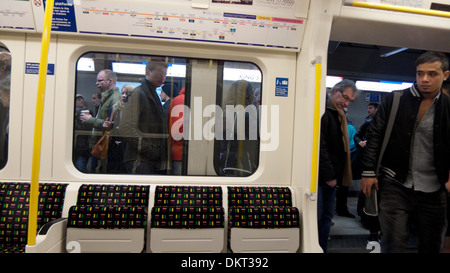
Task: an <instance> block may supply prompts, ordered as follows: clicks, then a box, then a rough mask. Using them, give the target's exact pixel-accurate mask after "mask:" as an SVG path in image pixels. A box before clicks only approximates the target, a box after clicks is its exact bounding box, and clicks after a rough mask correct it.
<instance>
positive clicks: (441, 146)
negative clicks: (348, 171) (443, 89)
mask: <svg viewBox="0 0 450 273" xmlns="http://www.w3.org/2000/svg"><path fill="white" fill-rule="evenodd" d="M395 92H403V95H402V96H401V98H400V104H399V108H398V112H397V115H396V118H395V122H394V126H393V128H392V133H391V136H390V139H389V141H388V144H387V146H386V150H385V152H384V156H383V159H382V161H381V166H382V168H383V172H384V173H385V174H386V175H389V176H390V177H392V178H394V179H395V180H397V181H398V182H400V183H404V182H405V181H406V177H407V174H408V169H409V157H410V150H411V141H412V136H413V133H414V132H413V131H414V124H415V122H416V118H417V114H418V111H419V106H420V102H421V101H422V98H423V96H422V94H421V93H420V92H419V91H418V89H417V87H416V86H415V85H413V86H412V87H411V88H408V89H405V90H401V91H395ZM392 103H393V93H391V94H388V95H387V96H386V97H385V98H384V100H383V102H382V104H381V105H380V107H378V111H377V113H376V115H375V116H374V118H373V120H372V122H371V123H370V125H369V128H368V130H367V146H366V149H365V153H364V156H363V162H362V166H363V172H362V176H363V177H374V176H375V169H376V164H377V159H378V155H379V152H380V148H381V145H382V142H383V138H384V133H385V130H386V125H387V122H388V119H389V115H390V112H391V107H392ZM433 149H434V164H435V167H436V171H437V176H438V178H439V182H440V183H441V184H442V185H444V184H445V182H447V181H448V176H449V169H450V97H448V96H446V95H444V94H442V93H441V94H440V97H439V99H438V100H437V102H436V112H435V117H434V128H433Z"/></svg>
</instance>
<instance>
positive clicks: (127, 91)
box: [120, 84, 134, 102]
mask: <svg viewBox="0 0 450 273" xmlns="http://www.w3.org/2000/svg"><path fill="white" fill-rule="evenodd" d="M133 90H134V86H133V85H131V84H125V85H124V86H122V90H120V91H121V93H120V100H121V101H122V102H125V101H127V98H128V96H129V95H130V94H131V92H132V91H133Z"/></svg>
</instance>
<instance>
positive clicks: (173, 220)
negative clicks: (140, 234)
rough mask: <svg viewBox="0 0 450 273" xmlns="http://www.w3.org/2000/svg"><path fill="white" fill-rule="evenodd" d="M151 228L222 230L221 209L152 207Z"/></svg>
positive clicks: (222, 213) (222, 214) (222, 216)
mask: <svg viewBox="0 0 450 273" xmlns="http://www.w3.org/2000/svg"><path fill="white" fill-rule="evenodd" d="M151 227H152V228H223V227H224V210H223V208H222V207H153V208H152V214H151Z"/></svg>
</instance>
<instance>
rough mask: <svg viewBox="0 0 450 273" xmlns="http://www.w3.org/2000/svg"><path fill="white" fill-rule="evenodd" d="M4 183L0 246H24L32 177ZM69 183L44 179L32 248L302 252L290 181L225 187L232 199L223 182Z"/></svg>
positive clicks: (0, 201)
mask: <svg viewBox="0 0 450 273" xmlns="http://www.w3.org/2000/svg"><path fill="white" fill-rule="evenodd" d="M0 185H1V188H0V253H1V252H23V251H25V245H26V233H27V226H28V223H27V222H28V202H29V201H28V199H29V184H28V183H0ZM68 185H69V184H55V183H43V184H40V191H39V194H40V196H39V214H38V229H39V233H38V238H37V240H36V245H34V246H27V248H26V251H27V252H47V251H54V252H63V251H66V250H67V251H68V252H142V251H145V250H146V251H147V252H224V251H227V248H228V249H230V250H231V251H233V252H246V251H250V252H257V251H272V252H274V251H281V252H295V251H297V249H298V247H299V234H300V223H299V211H298V209H297V208H296V207H295V206H293V198H292V193H291V191H290V189H289V188H288V187H225V189H226V191H227V194H226V196H227V199H226V200H225V199H224V194H223V191H222V187H218V186H156V187H155V188H154V193H153V194H150V187H151V186H149V185H94V184H83V185H81V186H79V188H78V189H77V190H76V191H75V192H74V191H73V190H72V191H71V190H67V188H68ZM73 185H74V184H71V186H70V187H72V186H73ZM76 186H78V185H76ZM152 187H153V186H152ZM74 194H76V202H75V203H74V202H73V201H70V200H72V199H74V197H73V196H71V195H74ZM65 199H66V200H65ZM64 201H66V202H65V203H64ZM67 206H69V207H70V208H69V209H68V211H67V215H63V214H65V213H63V207H67ZM225 207H226V208H227V209H225ZM149 209H150V213H149ZM63 217H64V218H63ZM66 217H67V218H66ZM148 217H150V221H147V219H148ZM46 223H48V224H47V225H45V224H46ZM225 223H227V225H225Z"/></svg>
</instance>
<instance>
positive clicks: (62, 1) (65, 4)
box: [44, 0, 77, 32]
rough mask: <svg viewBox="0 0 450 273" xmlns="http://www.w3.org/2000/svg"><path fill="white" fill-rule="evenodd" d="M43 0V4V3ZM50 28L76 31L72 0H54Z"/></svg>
mask: <svg viewBox="0 0 450 273" xmlns="http://www.w3.org/2000/svg"><path fill="white" fill-rule="evenodd" d="M45 3H46V2H45V1H44V5H45ZM52 30H54V31H69V32H77V23H76V20H75V8H74V6H73V0H55V3H54V5H53V20H52Z"/></svg>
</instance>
